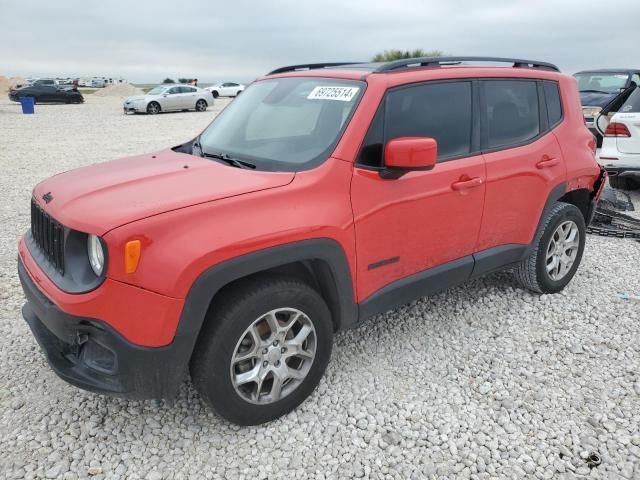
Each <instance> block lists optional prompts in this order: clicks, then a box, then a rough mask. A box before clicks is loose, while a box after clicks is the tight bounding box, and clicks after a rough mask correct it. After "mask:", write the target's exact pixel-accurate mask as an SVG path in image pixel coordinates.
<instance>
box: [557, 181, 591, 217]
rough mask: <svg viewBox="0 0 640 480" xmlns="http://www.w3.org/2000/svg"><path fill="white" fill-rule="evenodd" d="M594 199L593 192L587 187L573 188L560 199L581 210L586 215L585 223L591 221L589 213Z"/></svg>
mask: <svg viewBox="0 0 640 480" xmlns="http://www.w3.org/2000/svg"><path fill="white" fill-rule="evenodd" d="M592 199H593V192H591V191H589V190H587V189H586V188H578V189H576V190H571V191H570V192H566V193H565V194H564V195H562V196H561V197H560V198H559V199H558V201H559V202H562V203H569V204H571V205H573V206H575V207H577V208H578V210H580V212H581V213H582V216H583V217H584V221H585V223H589V215H590V209H591V202H592Z"/></svg>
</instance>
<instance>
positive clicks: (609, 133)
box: [604, 122, 631, 137]
mask: <svg viewBox="0 0 640 480" xmlns="http://www.w3.org/2000/svg"><path fill="white" fill-rule="evenodd" d="M604 136H605V137H630V136H631V133H630V132H629V129H628V128H627V126H626V125H625V124H624V123H617V122H611V123H610V124H609V126H608V127H607V130H605V132H604Z"/></svg>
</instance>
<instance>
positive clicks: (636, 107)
mask: <svg viewBox="0 0 640 480" xmlns="http://www.w3.org/2000/svg"><path fill="white" fill-rule="evenodd" d="M638 112H640V88H636V89H635V90H634V91H633V93H632V94H631V96H630V97H629V98H628V99H627V101H626V102H624V105H622V108H620V113H638Z"/></svg>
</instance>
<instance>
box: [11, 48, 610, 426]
mask: <svg viewBox="0 0 640 480" xmlns="http://www.w3.org/2000/svg"><path fill="white" fill-rule="evenodd" d="M478 61H482V62H483V65H484V66H480V65H479V64H478V63H477V62H478ZM488 64H492V65H493V66H488ZM500 65H502V66H500ZM505 65H506V66H505ZM603 184H604V173H603V172H602V171H601V169H600V168H599V167H598V164H597V163H596V160H595V158H594V140H593V136H592V135H591V134H590V133H589V131H588V130H587V128H586V127H585V125H584V120H583V117H582V110H581V108H580V98H579V96H578V90H577V88H576V81H575V80H574V79H573V78H572V77H570V76H566V75H563V74H560V73H559V72H558V70H557V68H556V67H555V66H553V65H551V64H548V63H543V62H534V61H528V60H517V59H497V58H478V57H460V58H451V57H447V58H419V59H411V60H400V61H396V62H390V63H384V64H349V65H344V64H335V63H334V64H314V65H297V66H291V67H285V68H280V69H278V70H275V71H274V72H271V73H270V74H268V75H266V76H264V77H263V78H260V79H259V80H257V81H256V82H254V83H253V84H252V85H251V86H250V87H249V88H247V89H246V90H245V92H244V93H243V94H242V95H241V96H240V97H238V98H237V99H235V100H234V101H233V102H232V103H231V104H230V105H229V106H228V107H227V108H226V109H225V110H224V111H223V112H222V113H221V114H220V115H218V117H217V118H216V119H215V120H214V121H213V122H212V123H211V124H210V125H209V126H208V127H207V128H206V129H205V130H204V131H203V132H202V134H200V135H199V136H198V137H197V138H195V139H193V140H192V141H190V142H189V143H187V144H184V145H180V146H178V147H175V148H173V149H169V150H165V151H161V152H158V153H155V154H150V155H141V156H138V157H133V158H126V159H122V160H116V161H113V162H109V163H104V164H99V165H94V166H90V167H86V168H81V169H78V170H74V171H70V172H66V173H62V174H60V175H56V176H54V177H52V178H50V179H48V180H45V181H43V182H42V183H40V184H39V185H37V186H36V187H35V189H34V190H33V198H32V201H31V229H30V230H29V231H28V232H27V233H26V234H25V236H24V238H23V239H22V240H21V241H20V244H19V259H18V272H19V275H20V279H21V281H22V286H23V288H24V292H25V295H26V297H27V300H28V301H27V303H26V304H25V306H24V308H23V315H24V318H25V319H26V321H27V322H28V323H29V325H30V327H31V329H32V331H33V333H34V335H35V337H36V339H37V340H38V342H39V343H40V346H41V347H42V349H43V350H44V351H45V353H46V355H47V358H48V361H49V363H50V364H51V366H52V368H53V369H54V370H55V372H56V373H57V374H58V375H59V376H60V377H62V378H63V379H65V380H66V381H68V382H69V383H72V384H74V385H77V386H79V387H81V388H84V389H87V390H91V391H94V392H101V393H108V394H113V395H120V396H125V397H129V398H171V397H173V396H174V395H175V394H176V391H177V389H178V387H179V385H180V384H181V382H182V381H183V380H184V379H185V377H186V375H187V372H190V374H191V378H192V380H193V383H194V384H195V387H196V388H197V389H198V391H199V392H200V394H201V395H202V397H203V398H204V400H205V401H206V402H207V403H208V404H209V405H211V406H212V407H213V408H214V409H215V410H217V411H218V412H219V413H220V414H221V415H222V416H224V417H225V418H227V419H229V420H230V421H232V422H235V423H238V424H258V423H262V422H266V421H269V420H272V419H274V418H276V417H278V416H280V415H283V414H285V413H286V412H288V411H290V410H292V409H293V408H295V407H296V406H297V405H299V404H300V403H301V402H302V401H303V400H304V399H305V398H306V397H307V396H308V395H309V394H310V393H311V392H312V391H313V389H314V387H315V386H316V385H317V384H318V382H319V381H320V378H321V376H322V374H323V372H324V370H325V367H326V366H327V363H328V362H329V357H330V354H331V347H332V340H333V335H334V333H335V332H337V331H339V330H342V329H345V328H348V327H351V326H353V325H356V324H357V323H358V322H359V321H361V320H362V319H364V318H367V317H369V316H371V315H373V314H376V313H380V312H384V311H386V310H389V309H392V308H394V307H396V306H398V305H401V304H404V303H406V302H409V301H411V300H412V299H415V298H416V297H420V296H423V295H427V294H432V293H434V292H436V291H439V290H442V289H445V288H447V287H450V286H452V285H456V284H459V283H461V282H464V281H465V280H468V279H470V278H475V277H478V276H480V275H485V274H487V273H489V272H493V271H496V270H499V269H504V268H510V269H512V270H513V271H514V273H515V276H516V278H517V279H518V280H519V281H520V282H521V283H522V285H523V286H525V287H527V288H529V289H531V290H533V291H535V292H541V293H553V292H558V291H559V290H562V289H563V288H564V287H565V286H566V285H567V283H568V282H569V281H570V280H571V278H572V277H573V276H574V274H575V272H576V270H577V268H578V265H579V263H580V260H581V257H582V252H583V249H584V244H585V225H586V224H588V222H589V220H590V218H591V216H592V214H593V211H594V204H595V202H596V200H597V198H598V197H599V194H600V191H601V189H602V186H603Z"/></svg>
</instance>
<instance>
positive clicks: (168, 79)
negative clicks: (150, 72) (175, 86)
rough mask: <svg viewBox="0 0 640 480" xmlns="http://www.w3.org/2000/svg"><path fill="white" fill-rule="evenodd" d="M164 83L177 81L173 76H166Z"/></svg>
mask: <svg viewBox="0 0 640 480" xmlns="http://www.w3.org/2000/svg"><path fill="white" fill-rule="evenodd" d="M162 83H176V81H175V80H174V79H173V78H165V79H164V80H162Z"/></svg>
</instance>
